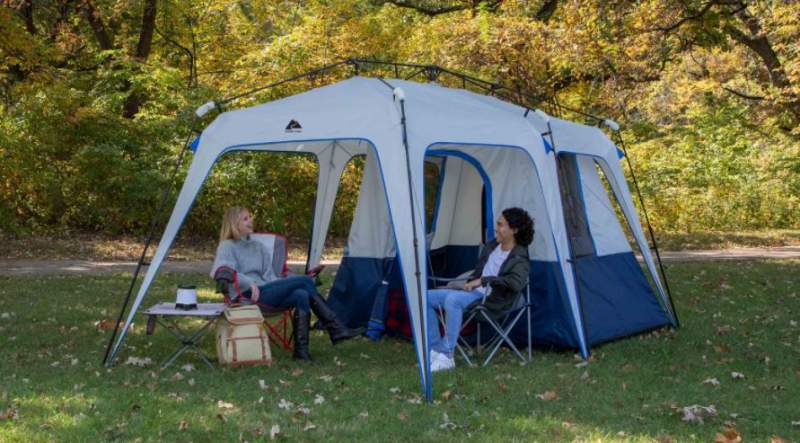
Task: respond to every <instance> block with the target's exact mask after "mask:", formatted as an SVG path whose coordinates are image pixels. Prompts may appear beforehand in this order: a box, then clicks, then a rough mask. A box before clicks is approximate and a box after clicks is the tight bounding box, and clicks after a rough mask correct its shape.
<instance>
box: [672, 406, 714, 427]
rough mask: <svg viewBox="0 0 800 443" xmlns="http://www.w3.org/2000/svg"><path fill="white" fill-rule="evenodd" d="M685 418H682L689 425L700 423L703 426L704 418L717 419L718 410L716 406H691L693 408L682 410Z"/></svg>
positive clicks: (686, 407)
mask: <svg viewBox="0 0 800 443" xmlns="http://www.w3.org/2000/svg"><path fill="white" fill-rule="evenodd" d="M680 411H681V413H682V414H683V416H682V417H681V420H682V421H685V422H687V423H699V424H703V418H705V417H715V416H716V415H717V409H716V407H714V405H709V406H702V405H691V406H684V407H683V408H681V409H680Z"/></svg>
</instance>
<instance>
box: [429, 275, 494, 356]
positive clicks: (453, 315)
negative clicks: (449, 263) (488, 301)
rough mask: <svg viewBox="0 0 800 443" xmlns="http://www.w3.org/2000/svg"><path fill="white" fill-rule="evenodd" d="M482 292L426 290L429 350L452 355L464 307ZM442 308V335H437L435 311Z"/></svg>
mask: <svg viewBox="0 0 800 443" xmlns="http://www.w3.org/2000/svg"><path fill="white" fill-rule="evenodd" d="M481 297H483V294H482V293H480V292H479V291H478V290H473V291H472V292H465V291H460V290H458V289H434V290H431V291H428V344H429V346H430V348H431V350H434V351H436V352H441V353H442V354H445V355H447V356H448V357H450V358H452V357H453V351H454V350H455V348H456V343H457V340H458V334H459V333H460V332H461V322H462V321H463V320H464V318H463V317H464V308H466V307H467V306H469V305H470V304H471V303H472V302H474V301H475V300H479V299H481ZM439 307H441V308H443V309H444V316H445V322H444V324H445V327H444V337H442V336H440V335H439V320H438V317H437V315H436V311H437V310H438V308H439Z"/></svg>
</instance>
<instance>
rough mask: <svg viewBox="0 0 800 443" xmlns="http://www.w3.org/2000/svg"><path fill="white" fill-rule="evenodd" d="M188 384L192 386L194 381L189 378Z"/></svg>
mask: <svg viewBox="0 0 800 443" xmlns="http://www.w3.org/2000/svg"><path fill="white" fill-rule="evenodd" d="M188 383H189V386H194V379H193V378H190V379H189V381H188Z"/></svg>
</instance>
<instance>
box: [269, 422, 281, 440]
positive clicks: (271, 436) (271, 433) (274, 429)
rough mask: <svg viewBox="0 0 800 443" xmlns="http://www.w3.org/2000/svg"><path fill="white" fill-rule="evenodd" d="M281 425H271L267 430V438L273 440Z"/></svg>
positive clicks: (278, 433) (279, 431)
mask: <svg viewBox="0 0 800 443" xmlns="http://www.w3.org/2000/svg"><path fill="white" fill-rule="evenodd" d="M280 433H281V427H280V426H279V425H272V429H270V430H269V439H270V440H275V437H277V436H278V435H280Z"/></svg>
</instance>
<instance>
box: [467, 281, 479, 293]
mask: <svg viewBox="0 0 800 443" xmlns="http://www.w3.org/2000/svg"><path fill="white" fill-rule="evenodd" d="M480 286H481V279H479V278H476V279H475V280H470V281H468V282H466V283H464V290H465V291H467V292H469V291H472V290H473V289H475V288H478V287H480Z"/></svg>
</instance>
